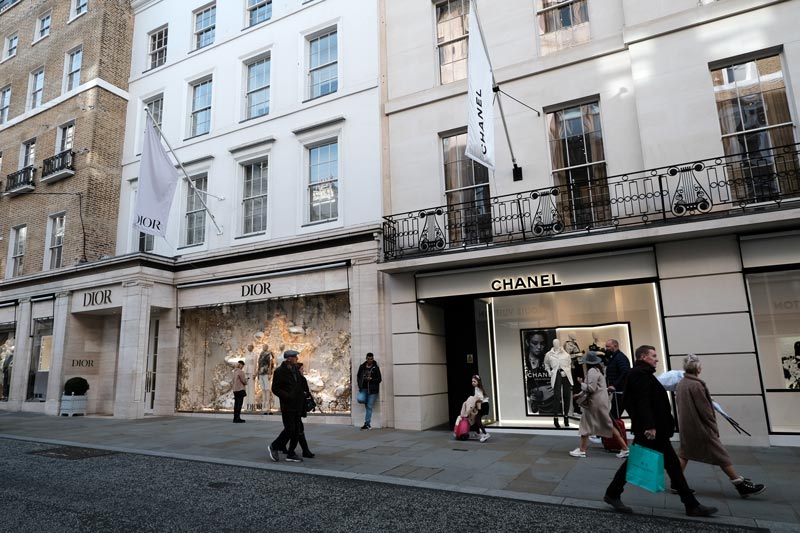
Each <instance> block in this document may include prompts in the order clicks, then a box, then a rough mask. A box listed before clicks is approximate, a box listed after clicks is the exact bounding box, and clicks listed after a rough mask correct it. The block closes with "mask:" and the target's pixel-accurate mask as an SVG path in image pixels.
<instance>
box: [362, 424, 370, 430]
mask: <svg viewBox="0 0 800 533" xmlns="http://www.w3.org/2000/svg"><path fill="white" fill-rule="evenodd" d="M361 429H372V426H370V425H369V424H364V425H363V426H361Z"/></svg>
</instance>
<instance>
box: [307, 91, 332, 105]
mask: <svg viewBox="0 0 800 533" xmlns="http://www.w3.org/2000/svg"><path fill="white" fill-rule="evenodd" d="M337 92H339V90H338V89H337V90H335V91H331V92H329V93H325V94H321V95H319V96H315V97H314V98H309V99H307V100H303V101H302V102H301V103H302V104H307V103H308V102H313V101H314V100H319V99H320V98H325V97H326V96H330V95H332V94H336V93H337Z"/></svg>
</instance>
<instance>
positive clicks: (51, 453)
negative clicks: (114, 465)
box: [28, 446, 116, 459]
mask: <svg viewBox="0 0 800 533" xmlns="http://www.w3.org/2000/svg"><path fill="white" fill-rule="evenodd" d="M28 453H29V454H31V455H41V456H42V457H53V458H55V459H88V458H90V457H102V456H104V455H113V454H115V453H116V452H111V451H108V450H97V449H94V448H77V447H75V446H61V447H59V448H50V449H48V450H37V451H33V452H28Z"/></svg>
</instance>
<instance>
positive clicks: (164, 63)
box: [142, 61, 167, 74]
mask: <svg viewBox="0 0 800 533" xmlns="http://www.w3.org/2000/svg"><path fill="white" fill-rule="evenodd" d="M166 65H167V62H166V61H164V62H163V63H161V64H160V65H158V66H157V67H150V68H148V69H146V70H143V71H142V74H148V73H150V72H153V71H154V70H158V69H160V68H162V67H165V66H166Z"/></svg>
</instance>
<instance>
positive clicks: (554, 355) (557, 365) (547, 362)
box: [544, 350, 573, 388]
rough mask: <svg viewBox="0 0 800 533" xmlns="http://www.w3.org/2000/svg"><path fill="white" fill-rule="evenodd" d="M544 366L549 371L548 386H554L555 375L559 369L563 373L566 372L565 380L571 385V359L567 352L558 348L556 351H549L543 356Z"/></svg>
mask: <svg viewBox="0 0 800 533" xmlns="http://www.w3.org/2000/svg"><path fill="white" fill-rule="evenodd" d="M544 367H545V368H546V369H547V371H548V372H549V373H550V386H551V387H553V388H555V387H556V376H557V375H558V371H559V370H563V371H564V374H566V378H567V380H569V384H570V385H573V383H572V371H571V370H572V359H571V358H570V356H569V354H568V353H567V352H565V351H564V350H560V351H558V352H553V351H549V352H547V355H545V356H544Z"/></svg>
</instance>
